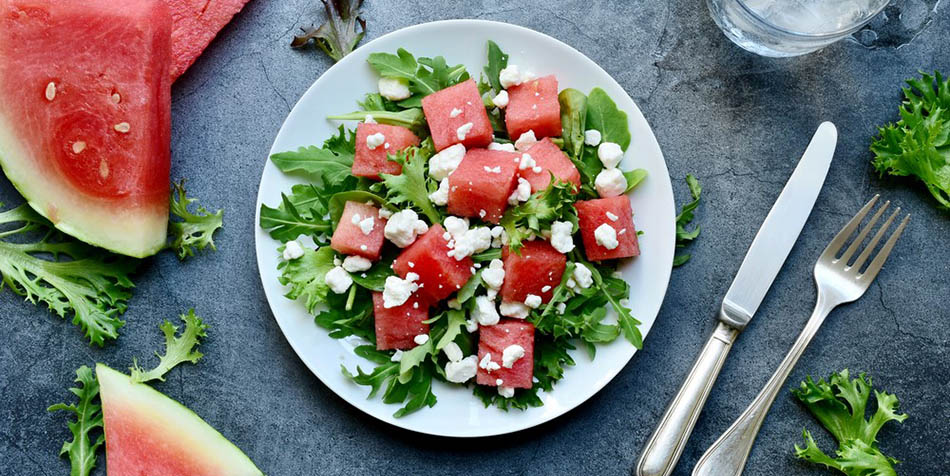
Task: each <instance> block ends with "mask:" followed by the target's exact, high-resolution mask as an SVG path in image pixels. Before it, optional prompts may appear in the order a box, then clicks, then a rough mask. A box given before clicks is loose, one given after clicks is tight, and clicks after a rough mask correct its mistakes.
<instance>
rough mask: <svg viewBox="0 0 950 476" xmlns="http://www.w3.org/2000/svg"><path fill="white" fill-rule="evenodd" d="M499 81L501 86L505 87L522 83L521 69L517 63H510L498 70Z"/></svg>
mask: <svg viewBox="0 0 950 476" xmlns="http://www.w3.org/2000/svg"><path fill="white" fill-rule="evenodd" d="M498 81H499V82H500V83H501V87H503V88H505V89H508V88H510V87H512V86H517V85H519V84H521V81H522V75H521V69H520V68H518V65H516V64H510V65H508V66H507V67H505V68H503V69H502V70H501V71H499V72H498Z"/></svg>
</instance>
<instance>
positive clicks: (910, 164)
mask: <svg viewBox="0 0 950 476" xmlns="http://www.w3.org/2000/svg"><path fill="white" fill-rule="evenodd" d="M921 76H922V77H921V79H917V78H913V79H909V80H907V84H908V86H909V87H906V88H903V92H904V100H903V102H902V103H901V106H900V115H901V119H900V120H898V121H897V123H894V124H887V125H885V126H884V127H881V128H879V129H878V137H876V138H875V140H874V142H872V144H871V151H872V152H874V155H875V157H874V159H873V160H872V162H871V163H872V164H873V166H874V168H875V170H877V171H878V173H879V174H880V175H881V176H884V175H885V174H889V175H895V176H913V177H917V178H918V179H920V180H921V181H922V182H923V183H924V185H926V186H927V190H928V191H930V194H931V195H933V197H934V199H936V200H937V202H938V203H939V204H940V206H941V207H942V208H950V79H944V78H943V76H942V75H941V74H940V72H939V71H937V72H935V73H934V76H931V75H929V74H926V73H923V72H921Z"/></svg>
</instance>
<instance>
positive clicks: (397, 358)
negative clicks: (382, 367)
mask: <svg viewBox="0 0 950 476" xmlns="http://www.w3.org/2000/svg"><path fill="white" fill-rule="evenodd" d="M389 360H391V361H393V362H401V361H402V351H401V350H399V349H396V352H393V356H392V357H390V358H389Z"/></svg>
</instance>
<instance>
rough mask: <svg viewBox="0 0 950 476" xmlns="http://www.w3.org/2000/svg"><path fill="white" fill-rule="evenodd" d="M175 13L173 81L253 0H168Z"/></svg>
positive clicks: (166, 1)
mask: <svg viewBox="0 0 950 476" xmlns="http://www.w3.org/2000/svg"><path fill="white" fill-rule="evenodd" d="M164 1H165V4H167V5H168V8H169V9H170V10H171V13H172V21H173V23H172V62H173V64H172V67H171V77H172V81H174V80H175V79H178V77H179V76H181V75H182V73H184V72H185V70H187V69H188V67H189V66H191V65H192V63H194V62H195V60H196V59H198V56H200V55H201V52H203V51H204V50H205V48H207V47H208V44H210V43H211V40H213V39H214V37H215V36H217V35H218V32H219V31H221V29H222V28H224V26H225V25H227V24H228V22H230V21H231V18H232V17H234V15H235V14H237V13H238V12H239V11H241V9H242V8H244V4H246V3H247V2H248V1H249V0H164Z"/></svg>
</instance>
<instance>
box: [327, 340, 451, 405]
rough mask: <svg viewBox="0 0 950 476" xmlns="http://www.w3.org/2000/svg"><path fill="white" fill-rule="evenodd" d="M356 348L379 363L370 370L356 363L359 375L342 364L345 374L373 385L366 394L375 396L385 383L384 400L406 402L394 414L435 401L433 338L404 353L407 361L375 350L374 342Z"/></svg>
mask: <svg viewBox="0 0 950 476" xmlns="http://www.w3.org/2000/svg"><path fill="white" fill-rule="evenodd" d="M419 349H421V350H419ZM355 351H356V353H357V355H361V356H363V357H367V358H370V360H372V361H373V362H376V363H378V364H379V365H378V366H377V367H376V368H375V369H373V371H372V372H370V373H366V372H364V371H363V369H362V368H360V367H356V375H354V374H353V373H351V372H350V371H349V370H347V369H346V367H343V366H341V370H342V372H343V375H344V376H346V377H347V378H349V379H351V380H353V381H354V382H355V383H357V384H359V385H365V386H368V387H370V392H369V395H368V397H367V398H373V397H375V396H376V394H377V393H379V390H380V389H382V388H383V387H384V386H385V387H386V390H385V391H384V392H383V402H384V403H404V402H405V405H404V406H403V407H402V408H400V409H399V410H397V411H396V412H395V413H394V414H393V416H394V417H395V418H401V417H403V416H406V415H408V414H410V413H413V412H415V411H417V410H419V409H421V408H423V407H426V406H428V407H432V406H434V405H435V403H436V397H435V394H433V393H432V376H433V374H434V373H435V363H434V362H433V361H432V360H431V359H429V358H427V357H429V356H431V352H432V343H431V340H430V341H429V342H427V343H426V345H424V346H418V347H415V348H414V349H413V350H411V351H408V352H405V353H403V359H404V360H405V359H408V363H407V364H403V363H402V362H391V361H390V356H391V354H390V353H387V352H383V351H379V350H376V348H375V346H368V345H366V346H359V347H357V348H356V349H355ZM404 365H405V366H406V367H408V368H406V369H405V370H403V366H404Z"/></svg>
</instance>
